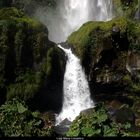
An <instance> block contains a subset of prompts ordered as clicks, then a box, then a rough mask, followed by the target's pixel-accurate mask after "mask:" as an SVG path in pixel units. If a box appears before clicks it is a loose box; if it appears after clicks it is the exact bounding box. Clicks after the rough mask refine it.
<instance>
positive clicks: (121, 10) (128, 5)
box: [113, 0, 138, 18]
mask: <svg viewBox="0 0 140 140" xmlns="http://www.w3.org/2000/svg"><path fill="white" fill-rule="evenodd" d="M113 7H114V14H115V15H116V16H119V17H120V16H126V17H128V18H134V17H135V14H136V12H137V10H138V0H113Z"/></svg>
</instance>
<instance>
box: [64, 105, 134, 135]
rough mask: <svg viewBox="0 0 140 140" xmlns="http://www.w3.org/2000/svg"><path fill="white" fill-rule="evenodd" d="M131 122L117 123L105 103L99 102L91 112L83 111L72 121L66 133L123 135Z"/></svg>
mask: <svg viewBox="0 0 140 140" xmlns="http://www.w3.org/2000/svg"><path fill="white" fill-rule="evenodd" d="M130 127H131V125H130V124H128V123H127V124H124V125H121V124H117V123H115V122H113V121H112V120H111V119H110V117H109V116H108V113H107V110H106V108H105V107H104V105H103V104H98V105H97V106H96V107H95V108H94V109H93V111H92V113H90V114H83V113H81V114H80V115H79V116H78V117H77V118H76V119H75V120H74V122H73V123H72V125H71V127H70V130H69V131H68V133H67V134H66V135H67V136H69V137H78V136H80V137H81V136H84V137H96V136H100V137H102V136H104V137H106V136H123V135H126V134H128V132H127V131H126V130H127V129H128V128H130Z"/></svg>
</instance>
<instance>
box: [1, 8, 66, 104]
mask: <svg viewBox="0 0 140 140" xmlns="http://www.w3.org/2000/svg"><path fill="white" fill-rule="evenodd" d="M0 50H1V51H0V66H1V67H0V80H1V83H0V91H2V90H3V88H4V89H5V90H6V91H7V92H6V93H2V92H1V94H2V95H4V96H3V97H2V98H4V97H7V100H10V99H11V98H14V97H18V98H20V99H22V100H25V101H27V100H29V99H33V98H34V96H35V95H36V94H38V92H39V90H40V88H43V86H47V84H46V83H49V82H50V83H51V85H49V86H55V84H57V83H59V84H60V83H61V82H62V79H63V74H64V67H65V63H64V62H65V60H64V57H63V56H64V53H63V51H61V50H60V49H58V48H57V47H56V46H55V43H53V42H51V41H49V39H48V30H47V28H46V27H45V26H44V25H43V24H42V23H40V22H39V21H37V20H35V19H32V18H30V17H27V16H25V15H24V14H23V13H22V12H21V11H19V10H17V9H16V8H14V7H11V8H4V9H0ZM44 67H45V68H44ZM51 79H53V81H56V82H51V81H50V80H51ZM46 81H47V82H46ZM46 92H47V91H46Z"/></svg>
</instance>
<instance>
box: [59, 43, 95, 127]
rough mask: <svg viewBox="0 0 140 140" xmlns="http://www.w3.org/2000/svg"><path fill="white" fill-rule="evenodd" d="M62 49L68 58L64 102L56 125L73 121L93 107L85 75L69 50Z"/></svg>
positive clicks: (77, 60)
mask: <svg viewBox="0 0 140 140" xmlns="http://www.w3.org/2000/svg"><path fill="white" fill-rule="evenodd" d="M58 47H59V48H61V49H63V50H64V52H65V53H66V55H67V56H68V60H67V64H66V72H65V75H64V86H63V92H64V95H63V96H64V101H63V107H62V111H61V113H60V114H59V115H58V116H57V117H56V124H59V123H60V122H61V121H63V120H64V119H66V118H67V119H68V120H70V121H73V120H74V119H75V117H76V116H78V115H79V113H80V112H81V111H82V110H84V109H88V108H91V107H94V103H93V101H92V100H91V99H90V91H89V85H88V82H87V79H86V76H85V73H84V71H83V69H82V67H81V65H80V59H78V58H77V57H76V56H75V55H74V54H73V53H72V51H71V49H64V48H62V47H61V45H58Z"/></svg>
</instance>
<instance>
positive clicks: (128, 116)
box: [112, 107, 135, 124]
mask: <svg viewBox="0 0 140 140" xmlns="http://www.w3.org/2000/svg"><path fill="white" fill-rule="evenodd" d="M112 119H113V120H114V121H115V122H117V123H122V124H124V123H126V122H129V123H131V124H135V114H134V113H133V111H132V110H131V109H129V108H127V107H122V108H120V109H118V110H116V111H115V113H114V115H113V117H112Z"/></svg>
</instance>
